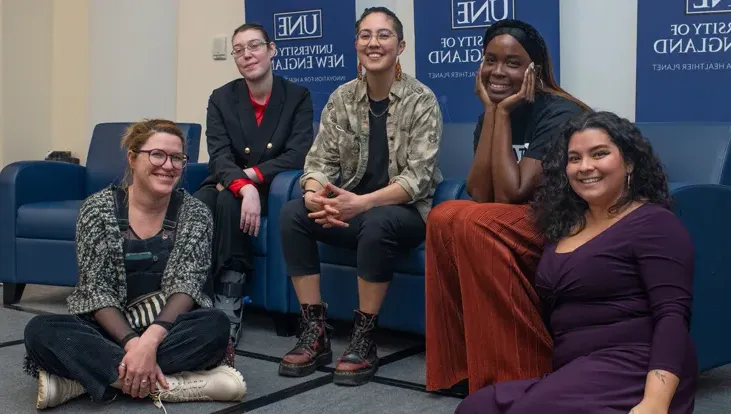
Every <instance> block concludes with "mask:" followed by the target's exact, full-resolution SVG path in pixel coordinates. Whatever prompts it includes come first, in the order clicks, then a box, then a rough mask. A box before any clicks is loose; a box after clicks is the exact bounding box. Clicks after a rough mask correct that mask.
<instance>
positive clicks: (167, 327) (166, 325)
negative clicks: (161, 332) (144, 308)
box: [151, 321, 173, 331]
mask: <svg viewBox="0 0 731 414" xmlns="http://www.w3.org/2000/svg"><path fill="white" fill-rule="evenodd" d="M151 325H160V326H162V327H163V328H165V330H166V331H170V330H171V329H173V324H172V323H171V322H165V321H152V324H151Z"/></svg>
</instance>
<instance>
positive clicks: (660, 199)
mask: <svg viewBox="0 0 731 414" xmlns="http://www.w3.org/2000/svg"><path fill="white" fill-rule="evenodd" d="M589 128H596V129H601V130H603V131H605V132H606V133H607V134H608V135H609V137H610V138H611V140H612V142H613V143H614V145H616V146H617V148H619V151H620V153H621V154H622V158H623V159H624V161H625V162H626V163H629V164H631V165H633V169H632V172H631V173H630V174H631V177H630V180H631V183H632V185H631V186H630V190H629V191H626V192H625V193H624V195H623V196H622V197H621V198H620V199H619V200H617V203H616V204H614V205H613V206H612V207H611V208H610V210H609V213H610V214H615V213H617V212H619V211H621V210H622V208H623V207H625V206H627V205H628V204H630V203H631V202H633V201H642V202H645V203H652V204H659V205H662V206H664V207H666V208H669V207H670V196H669V193H668V184H667V178H666V175H665V172H664V171H663V167H662V164H661V163H660V160H659V159H658V158H657V157H656V156H655V154H654V153H653V150H652V146H651V145H650V143H649V141H648V140H647V139H646V138H645V137H643V136H642V133H641V132H640V130H639V129H638V128H637V127H636V126H635V125H634V124H633V123H632V122H631V121H629V120H627V119H625V118H621V117H619V116H617V115H616V114H613V113H611V112H604V111H600V112H595V111H588V112H584V113H581V114H579V115H577V116H575V117H574V118H572V119H571V120H570V121H568V122H567V123H566V124H565V125H564V127H563V130H562V131H561V133H560V134H559V136H558V137H557V138H556V139H555V140H553V142H552V143H551V148H550V149H549V151H548V153H547V154H546V158H545V159H544V160H543V178H542V180H541V183H540V184H539V186H538V188H537V189H536V193H535V197H534V199H533V202H532V203H531V207H532V214H533V218H534V219H535V221H536V225H537V226H538V229H539V231H540V232H541V233H542V234H543V236H544V237H545V238H546V239H547V240H549V241H554V242H555V241H558V240H560V239H561V238H563V237H566V236H570V235H573V234H576V233H578V232H580V231H581V230H583V229H584V226H586V217H585V213H586V210H587V209H588V208H589V206H588V204H587V203H586V201H584V200H583V199H582V198H581V197H579V195H578V194H576V192H574V190H573V189H572V188H571V185H570V184H569V180H568V176H567V175H566V166H567V164H568V148H569V140H570V139H571V137H572V136H573V135H574V134H575V133H577V132H580V131H584V130H586V129H589Z"/></svg>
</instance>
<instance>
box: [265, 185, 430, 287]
mask: <svg viewBox="0 0 731 414" xmlns="http://www.w3.org/2000/svg"><path fill="white" fill-rule="evenodd" d="M308 214H309V211H308V210H307V208H306V207H305V203H304V200H303V199H296V200H292V201H290V202H289V203H287V204H286V205H285V206H284V208H282V212H281V215H280V218H279V220H280V228H281V230H280V231H281V236H282V250H283V253H284V260H285V261H286V262H287V272H288V273H289V275H290V276H294V277H296V276H305V275H314V274H319V273H320V258H319V255H318V251H317V242H318V241H320V242H323V243H326V244H329V245H332V246H336V247H344V248H348V249H352V250H356V252H357V262H358V263H357V269H358V276H360V277H361V278H363V279H364V280H366V281H368V282H389V281H391V279H392V278H393V264H394V261H395V259H396V257H397V256H398V255H399V254H401V253H403V252H406V251H408V249H412V248H414V247H417V246H419V245H420V244H421V243H422V242H424V238H425V236H426V224H425V223H424V220H422V218H421V215H420V214H419V212H418V210H416V208H415V207H413V206H411V205H393V206H381V207H375V208H372V209H370V210H368V211H366V212H365V213H362V214H360V215H358V216H356V217H353V218H352V219H351V220H350V221H349V222H348V224H350V226H349V227H347V228H343V227H332V228H327V229H326V228H323V227H322V226H321V225H319V224H317V223H315V221H314V220H313V219H311V218H309V217H307V215H308Z"/></svg>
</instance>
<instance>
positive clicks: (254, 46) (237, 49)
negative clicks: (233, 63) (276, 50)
mask: <svg viewBox="0 0 731 414" xmlns="http://www.w3.org/2000/svg"><path fill="white" fill-rule="evenodd" d="M268 44H269V43H267V42H265V41H263V40H253V41H251V42H249V44H247V45H246V46H241V45H236V46H234V50H232V51H231V56H233V57H235V58H239V57H241V56H243V55H244V52H246V49H249V51H250V52H256V51H258V50H259V49H261V47H262V46H264V45H268Z"/></svg>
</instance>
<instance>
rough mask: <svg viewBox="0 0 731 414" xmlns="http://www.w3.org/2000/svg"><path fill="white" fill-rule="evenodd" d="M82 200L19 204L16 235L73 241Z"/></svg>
mask: <svg viewBox="0 0 731 414" xmlns="http://www.w3.org/2000/svg"><path fill="white" fill-rule="evenodd" d="M82 202H83V200H68V201H45V202H41V203H30V204H25V205H22V206H20V208H18V221H17V222H16V226H17V227H16V236H18V237H24V238H28V239H49V240H72V241H73V240H74V236H75V234H76V219H77V218H78V217H79V209H80V208H81V203H82Z"/></svg>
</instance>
